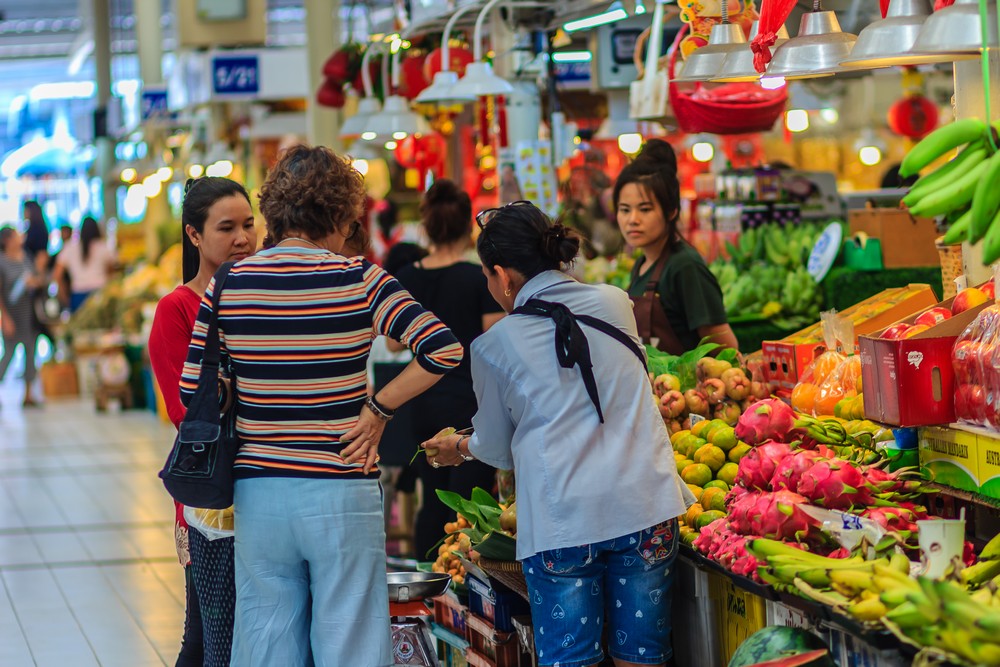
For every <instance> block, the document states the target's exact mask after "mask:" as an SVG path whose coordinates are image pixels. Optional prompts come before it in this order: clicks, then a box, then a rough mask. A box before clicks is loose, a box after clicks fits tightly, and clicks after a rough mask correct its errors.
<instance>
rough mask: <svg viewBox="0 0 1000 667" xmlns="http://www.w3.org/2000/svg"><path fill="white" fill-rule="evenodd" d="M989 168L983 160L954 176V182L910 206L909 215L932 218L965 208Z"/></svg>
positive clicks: (988, 164) (987, 163)
mask: <svg viewBox="0 0 1000 667" xmlns="http://www.w3.org/2000/svg"><path fill="white" fill-rule="evenodd" d="M989 166H990V163H989V162H986V161H985V160H983V161H980V162H978V163H976V164H975V165H973V166H971V167H969V169H968V170H967V171H965V172H964V173H962V174H956V175H955V180H953V181H952V182H950V183H948V184H945V185H942V186H941V187H939V188H937V189H935V190H934V191H933V192H931V193H930V194H928V195H927V196H926V197H923V198H921V199H920V201H919V202H917V203H916V204H914V205H913V206H911V207H910V213H912V214H913V215H915V216H919V217H924V218H933V217H935V216H939V215H944V214H945V213H950V212H951V211H956V210H958V209H960V208H963V207H965V206H966V205H968V204H969V202H970V201H972V196H973V195H974V194H975V192H976V188H977V186H978V185H979V182H980V179H982V178H983V177H984V176H985V175H986V171H987V168H988V167H989Z"/></svg>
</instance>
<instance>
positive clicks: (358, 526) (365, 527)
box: [231, 477, 393, 667]
mask: <svg viewBox="0 0 1000 667" xmlns="http://www.w3.org/2000/svg"><path fill="white" fill-rule="evenodd" d="M235 510H236V625H235V630H234V636H233V657H232V663H231V664H232V665H233V667H258V666H259V667H276V666H278V665H280V666H281V667H300V666H301V667H312V666H313V665H315V666H316V667H348V666H350V667H387V666H388V665H392V663H393V660H392V649H391V646H390V632H389V592H388V585H387V583H386V574H385V572H386V569H385V528H384V525H383V518H382V499H381V493H380V490H379V485H378V482H376V481H374V480H361V479H333V480H319V479H295V478H282V477H273V478H259V479H242V480H238V481H237V482H236V493H235Z"/></svg>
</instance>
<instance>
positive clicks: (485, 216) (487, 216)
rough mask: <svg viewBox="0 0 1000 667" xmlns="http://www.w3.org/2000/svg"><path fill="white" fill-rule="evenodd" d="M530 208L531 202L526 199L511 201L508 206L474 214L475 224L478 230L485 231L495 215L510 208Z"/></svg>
mask: <svg viewBox="0 0 1000 667" xmlns="http://www.w3.org/2000/svg"><path fill="white" fill-rule="evenodd" d="M525 205H527V206H531V202H530V201H528V200H527V199H520V200H518V201H513V202H511V203H509V204H504V205H503V206H496V207H494V208H487V209H484V210H482V211H480V212H479V213H477V214H476V224H477V225H479V229H485V228H486V225H487V224H489V222H490V220H492V219H493V218H494V217H496V214H497V213H498V212H500V211H502V210H504V209H507V208H511V207H512V206H525Z"/></svg>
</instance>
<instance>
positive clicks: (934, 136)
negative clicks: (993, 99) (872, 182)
mask: <svg viewBox="0 0 1000 667" xmlns="http://www.w3.org/2000/svg"><path fill="white" fill-rule="evenodd" d="M986 130H987V126H986V123H984V122H983V121H981V120H979V119H977V118H964V119H962V120H956V121H955V122H953V123H950V124H948V125H944V126H942V127H939V128H938V129H936V130H934V131H933V132H931V133H930V134H928V135H927V136H926V137H924V138H923V139H921V140H920V142H919V143H917V145H916V146H914V147H913V148H911V149H910V151H909V152H908V153H907V154H906V157H904V158H903V161H902V162H901V163H900V165H899V175H900V176H902V177H903V178H908V177H910V176H913V175H914V174H916V173H917V172H919V171H920V170H921V169H923V168H924V167H926V166H927V165H929V164H930V163H932V162H934V161H935V160H937V159H938V158H940V157H941V156H942V155H944V154H945V153H947V152H948V151H950V150H953V149H955V148H958V147H959V146H963V145H965V144H967V143H970V142H973V141H976V140H978V139H982V138H984V137H985V133H986Z"/></svg>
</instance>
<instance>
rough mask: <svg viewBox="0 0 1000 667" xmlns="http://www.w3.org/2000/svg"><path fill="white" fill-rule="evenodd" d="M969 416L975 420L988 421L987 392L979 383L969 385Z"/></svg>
mask: <svg viewBox="0 0 1000 667" xmlns="http://www.w3.org/2000/svg"><path fill="white" fill-rule="evenodd" d="M969 417H971V418H972V420H973V421H977V422H979V423H984V422H985V421H986V392H985V391H984V390H983V388H982V387H981V386H979V385H978V384H973V385H969Z"/></svg>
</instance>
